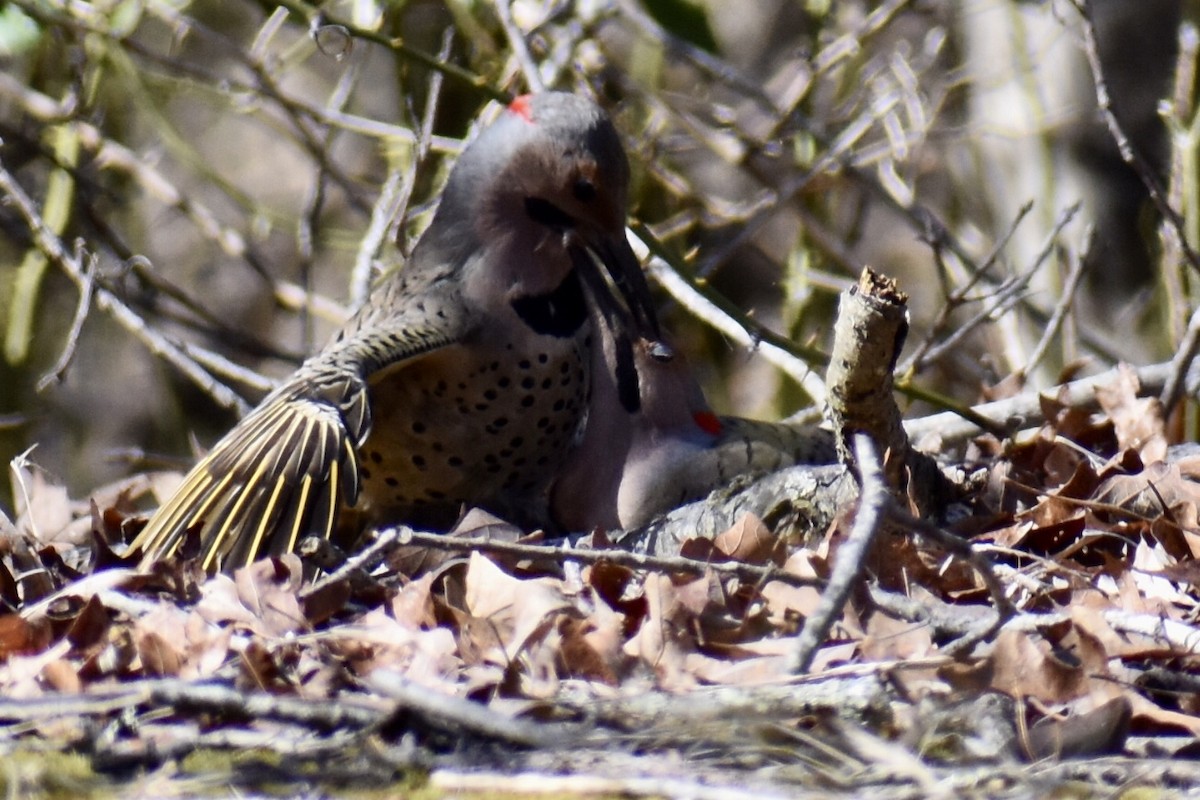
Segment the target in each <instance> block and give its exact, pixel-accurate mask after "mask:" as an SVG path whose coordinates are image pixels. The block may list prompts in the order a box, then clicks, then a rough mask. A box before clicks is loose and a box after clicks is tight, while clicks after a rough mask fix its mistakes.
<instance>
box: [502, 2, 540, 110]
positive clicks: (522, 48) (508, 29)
mask: <svg viewBox="0 0 1200 800" xmlns="http://www.w3.org/2000/svg"><path fill="white" fill-rule="evenodd" d="M496 14H497V15H498V16H499V17H500V24H501V25H502V26H503V27H504V36H505V37H506V38H507V39H508V44H509V46H511V47H512V51H513V55H514V56H515V57H516V59H517V63H518V64H520V65H521V74H522V75H524V76H525V83H526V85H528V86H529V90H530V91H531V92H542V91H545V90H546V84H545V82H544V81H543V80H542V73H541V72H540V71H539V70H538V65H537V62H536V61H534V60H533V55H532V54H531V53H530V52H529V45H528V44H527V43H526V41H525V34H523V33H522V32H521V29H520V28H518V27H517V23H516V22H515V21H514V20H513V15H512V2H511V0H496Z"/></svg>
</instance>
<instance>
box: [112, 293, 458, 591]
mask: <svg viewBox="0 0 1200 800" xmlns="http://www.w3.org/2000/svg"><path fill="white" fill-rule="evenodd" d="M374 316H375V319H372V320H370V321H368V322H366V324H363V320H362V319H361V318H360V319H358V320H356V321H354V322H352V323H350V324H351V325H353V326H354V327H353V331H354V335H353V338H352V339H350V338H342V337H339V338H338V339H335V341H334V342H333V343H332V344H331V345H330V346H329V347H327V348H326V349H325V350H323V351H322V352H321V353H319V354H317V355H316V356H314V357H313V358H311V359H309V360H308V361H306V362H305V363H304V365H303V366H301V368H300V369H299V370H298V371H297V372H296V373H295V375H293V376H292V377H291V378H290V379H289V380H288V381H287V383H285V384H283V385H282V386H280V387H279V388H278V389H276V390H275V391H274V392H272V393H271V394H270V395H269V396H268V397H267V398H266V399H264V400H263V402H262V403H260V404H259V405H258V407H257V408H255V409H254V410H253V411H251V412H250V414H249V415H247V416H246V417H245V418H244V419H243V420H242V421H241V422H239V423H238V424H237V425H236V426H235V427H234V428H233V430H231V431H230V432H229V433H228V434H227V435H226V436H225V437H224V438H223V439H221V440H220V441H219V442H217V444H216V445H215V446H214V447H213V449H212V450H211V451H210V452H209V453H208V455H206V456H205V457H204V458H203V459H202V460H201V461H200V462H199V463H198V464H197V465H196V466H195V467H194V468H193V469H192V471H191V472H190V473H188V475H187V477H186V478H185V479H184V481H183V483H182V484H181V485H180V487H179V489H178V490H176V492H175V494H174V495H173V496H172V497H171V498H170V499H168V500H167V502H166V503H164V504H163V506H162V507H161V508H159V510H158V511H157V512H156V513H155V514H154V516H152V517H151V519H150V521H149V522H148V523H147V525H146V527H145V528H144V529H143V530H142V532H141V533H140V534H139V535H138V536H137V538H136V539H134V541H133V542H132V544H131V545H130V547H131V548H141V549H142V551H143V552H144V553H145V556H146V558H147V559H150V558H157V557H161V556H166V555H171V554H173V553H175V552H176V551H177V550H178V548H179V546H180V544H181V543H182V542H183V540H184V538H185V536H186V535H187V534H188V532H189V531H192V530H196V531H197V532H198V533H199V536H200V544H201V555H202V559H203V565H204V568H205V569H212V568H214V567H217V566H222V567H223V568H225V569H228V568H230V567H231V566H235V565H240V564H247V563H249V562H251V561H253V560H254V558H256V557H257V556H259V555H262V554H266V553H285V552H289V551H291V550H292V549H294V547H295V545H296V543H297V542H298V541H299V540H300V539H301V538H302V537H303V536H305V535H308V534H318V535H321V536H324V537H326V538H328V537H329V536H330V534H331V533H332V532H333V529H334V526H335V524H336V522H337V515H338V510H339V508H341V507H343V506H349V505H352V504H353V503H354V501H355V500H356V499H357V497H358V490H359V464H358V453H357V448H358V446H359V445H360V444H362V442H363V440H365V439H366V436H367V434H368V433H369V432H370V428H371V416H370V403H369V398H368V396H367V382H366V379H367V376H368V375H369V374H370V372H371V371H373V370H377V369H381V368H383V367H387V366H393V365H396V364H400V363H402V362H405V361H410V360H412V359H415V358H419V357H420V356H422V355H425V354H426V353H429V352H432V351H434V350H437V349H439V348H441V347H445V346H447V345H450V344H453V343H455V342H457V341H460V340H461V338H462V337H463V336H464V335H465V333H466V329H467V325H466V317H467V315H466V314H451V315H429V314H427V313H424V309H415V308H414V309H409V313H407V314H404V313H401V314H393V315H392V316H391V317H390V318H382V317H380V316H379V315H374ZM406 317H407V318H406ZM447 319H459V320H463V322H462V323H460V324H458V325H452V324H449V323H448V322H447ZM348 327H349V326H348Z"/></svg>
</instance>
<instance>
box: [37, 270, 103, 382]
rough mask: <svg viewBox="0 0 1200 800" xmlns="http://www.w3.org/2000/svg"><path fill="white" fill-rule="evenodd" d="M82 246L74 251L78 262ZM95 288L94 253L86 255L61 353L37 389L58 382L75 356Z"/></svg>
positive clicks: (41, 379) (40, 380)
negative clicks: (71, 317) (73, 309)
mask: <svg viewBox="0 0 1200 800" xmlns="http://www.w3.org/2000/svg"><path fill="white" fill-rule="evenodd" d="M82 250H83V248H82V247H78V248H76V251H75V258H76V259H77V260H78V261H79V263H80V264H83V263H84V256H83V252H82ZM95 289H96V257H95V256H94V255H89V256H87V265H86V266H85V267H84V270H83V284H82V285H81V286H80V287H79V304H78V305H77V306H76V307H75V317H74V318H73V319H72V320H71V329H70V330H69V331H68V332H67V341H66V344H65V345H63V350H62V353H61V354H59V356H58V360H57V361H55V362H54V366H53V367H51V368H50V370H49V371H48V372H46V374H45V375H43V376H42V377H41V378H40V379H39V380H38V382H37V387H36V388H37V391H38V392H44V391H46V389H47V388H48V387H49V386H50V384H52V383H59V382H61V381H62V379H63V376H64V375H65V374H66V372H67V368H68V367H69V366H70V365H71V362H72V361H73V360H74V358H75V352H76V350H77V348H78V346H79V333H80V331H82V330H83V321H84V320H85V319H87V316H88V312H89V311H90V310H91V308H92V297H93V296H94V295H95Z"/></svg>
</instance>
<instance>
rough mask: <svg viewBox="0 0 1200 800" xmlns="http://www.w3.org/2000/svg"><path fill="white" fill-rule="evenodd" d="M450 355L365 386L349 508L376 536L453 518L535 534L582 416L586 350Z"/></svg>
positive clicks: (575, 345) (582, 346) (580, 345)
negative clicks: (367, 418) (376, 528)
mask: <svg viewBox="0 0 1200 800" xmlns="http://www.w3.org/2000/svg"><path fill="white" fill-rule="evenodd" d="M553 345H554V347H550V346H547V347H546V348H543V349H537V348H535V349H533V350H527V349H526V350H521V351H518V350H517V349H516V348H515V347H513V346H511V345H510V346H507V347H502V348H494V349H491V350H490V351H488V352H481V348H479V347H478V345H476V346H474V347H471V348H466V347H450V348H446V349H444V350H440V351H437V352H436V353H434V354H431V355H430V356H428V357H426V358H423V359H420V360H418V361H416V362H411V363H408V364H404V365H402V366H401V367H398V368H396V369H393V370H391V371H389V372H386V373H383V374H382V375H380V376H377V377H375V378H374V379H373V380H372V381H371V382H370V392H371V407H372V410H373V415H374V420H373V425H372V430H371V434H370V435H369V436H368V438H367V440H366V442H365V443H364V444H363V446H362V448H361V449H360V459H361V466H362V470H361V474H362V479H363V485H362V494H361V496H360V499H359V503H358V507H359V508H360V509H361V510H362V512H363V513H364V515H365V516H366V518H367V519H368V520H371V521H373V522H375V523H377V524H384V523H390V522H404V523H407V524H410V525H414V526H418V527H423V528H431V529H434V530H444V529H447V528H449V527H451V526H452V525H453V524H454V522H455V521H456V520H457V519H458V517H459V515H460V513H461V510H462V509H463V508H464V507H471V506H479V507H481V508H485V509H487V510H489V511H492V512H493V513H495V514H497V515H499V516H501V517H503V518H505V519H508V520H510V521H513V522H516V523H518V524H527V525H528V524H543V523H544V522H545V519H546V516H547V515H546V493H547V487H548V485H549V483H550V481H551V479H552V478H553V477H554V475H555V474H556V473H557V472H558V471H559V469H560V467H561V466H562V464H563V461H564V460H565V458H566V456H567V454H568V453H569V451H570V449H571V447H572V446H573V445H574V444H575V443H576V441H577V439H578V435H579V432H580V428H581V426H582V423H583V421H584V416H585V413H586V411H585V410H586V407H587V400H588V392H589V380H588V375H589V373H588V371H587V368H588V357H587V343H586V341H577V340H573V339H566V340H562V339H559V340H554V341H553Z"/></svg>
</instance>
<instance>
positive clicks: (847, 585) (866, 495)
mask: <svg viewBox="0 0 1200 800" xmlns="http://www.w3.org/2000/svg"><path fill="white" fill-rule="evenodd" d="M854 458H855V462H856V466H857V467H858V474H859V477H860V481H861V485H862V491H861V493H860V494H859V502H858V510H857V512H856V513H855V515H854V525H853V527H852V528H851V530H850V535H849V536H847V537H846V540H845V541H844V542H842V543H841V545H839V546H838V549H837V557H836V559H835V561H834V563H833V569H832V571H831V572H830V573H829V582H828V583H827V584H826V586H825V590H824V591H823V592H822V593H821V601H820V603H819V604H818V605H817V607H816V609H814V610H813V612H812V613H811V614H809V616H808V618H807V619H806V620H805V621H804V628H803V629H801V631H800V635H799V636H797V637H796V640H795V643H794V645H793V646H792V650H791V652H790V653H788V662H787V670H788V672H791V673H792V674H799V673H802V672H807V671H808V668H809V667H810V666H812V661H813V657H814V656H815V655H816V654H817V650H818V649H819V648H820V646H821V645H822V644H823V643H824V642H825V638H826V637H827V636H828V635H829V631H830V629H831V628H833V625H834V623H835V622H837V620H838V618H839V617H840V616H841V615H842V611H843V609H844V608H845V607H846V601H847V600H849V599H850V592H851V591H853V589H854V586H855V584H856V583H858V579H859V577H861V575H862V571H863V563H864V560H865V559H866V556H867V553H868V552H869V551H870V549H871V544H872V543H873V542H874V541H875V536H876V534H877V533H879V529H880V527H882V525H883V519H884V515H885V512H886V509H887V507H888V503H889V502H890V501H891V495H890V494H889V493H888V486H887V482H886V481H885V480H884V477H883V462H882V461H881V460H880V458H879V452H878V451H877V450H876V448H875V443H874V442H873V441H871V437H869V436H867V435H866V434H862V433H857V434H855V435H854Z"/></svg>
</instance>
